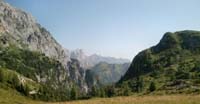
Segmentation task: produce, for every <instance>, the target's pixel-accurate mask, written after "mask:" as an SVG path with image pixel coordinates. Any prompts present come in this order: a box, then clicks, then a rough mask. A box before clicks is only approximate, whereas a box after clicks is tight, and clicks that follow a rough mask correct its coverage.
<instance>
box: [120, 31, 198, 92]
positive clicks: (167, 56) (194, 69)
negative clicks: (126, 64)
mask: <svg viewBox="0 0 200 104" xmlns="http://www.w3.org/2000/svg"><path fill="white" fill-rule="evenodd" d="M199 75H200V31H190V30H185V31H178V32H175V33H171V32H167V33H166V34H165V35H164V36H163V38H162V39H161V41H160V42H159V43H158V44H157V45H156V46H153V47H151V48H149V49H146V50H144V51H142V52H140V53H139V54H138V55H137V56H136V57H135V58H134V60H133V62H132V64H131V66H130V68H129V69H128V71H127V72H126V74H125V75H124V77H123V78H122V79H121V80H120V81H119V83H120V84H119V85H121V86H123V85H127V84H128V85H129V87H130V88H132V91H135V92H148V91H155V90H156V91H158V92H159V91H163V92H165V93H198V92H199V91H200V90H199V89H200V85H199V84H200V76H199Z"/></svg>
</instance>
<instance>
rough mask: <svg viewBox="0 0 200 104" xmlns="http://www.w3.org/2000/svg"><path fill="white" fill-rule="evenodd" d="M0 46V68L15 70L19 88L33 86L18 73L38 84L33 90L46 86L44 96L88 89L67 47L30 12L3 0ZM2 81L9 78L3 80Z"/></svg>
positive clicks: (77, 64)
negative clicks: (75, 89) (28, 84)
mask: <svg viewBox="0 0 200 104" xmlns="http://www.w3.org/2000/svg"><path fill="white" fill-rule="evenodd" d="M0 49H1V50H0V54H1V55H0V60H1V61H0V68H1V69H2V70H5V71H8V70H12V71H14V72H16V73H17V76H18V77H16V79H18V80H19V83H20V86H21V87H19V88H20V89H18V87H17V88H16V89H17V90H18V91H22V90H21V89H23V90H24V89H26V90H27V88H28V89H29V88H31V89H32V88H35V87H27V86H26V85H27V84H24V83H23V82H24V80H21V77H20V76H23V77H25V79H30V80H32V81H33V82H34V83H37V84H39V86H36V89H35V90H34V91H36V94H41V93H43V91H41V90H42V89H43V90H44V89H45V90H47V92H46V93H49V95H45V96H46V97H47V98H45V99H46V100H48V99H51V98H50V96H51V97H55V96H58V95H56V94H60V95H59V96H60V98H58V99H62V97H61V95H62V94H63V93H65V94H66V93H67V92H66V91H67V90H68V91H69V90H70V89H71V88H72V87H74V86H76V88H78V89H80V93H85V92H87V84H86V82H85V74H84V73H85V70H83V68H81V67H80V65H79V64H80V63H79V62H78V60H74V59H71V58H70V56H69V54H66V53H67V50H65V49H64V48H63V47H62V46H61V45H60V44H59V43H58V42H57V41H56V40H55V39H54V38H53V37H52V35H51V34H50V32H48V31H47V30H46V29H45V28H44V27H42V26H41V25H40V24H38V23H37V22H36V20H35V19H34V18H33V17H32V16H31V15H30V14H28V13H26V12H24V11H22V10H20V9H17V8H14V7H12V6H11V5H9V4H7V3H5V2H4V1H3V0H0ZM5 73H7V72H5ZM5 73H4V74H5ZM6 75H7V74H6ZM25 82H26V81H25ZM2 83H4V82H2ZM5 83H10V81H9V80H8V81H6V80H5ZM11 85H12V83H11ZM48 91H49V92H48ZM29 92H32V90H29ZM58 92H62V93H58ZM68 93H69V92H68ZM54 94H55V95H54ZM53 95H54V96H53ZM63 95H64V94H63ZM63 95H62V96H63ZM52 100H53V99H52Z"/></svg>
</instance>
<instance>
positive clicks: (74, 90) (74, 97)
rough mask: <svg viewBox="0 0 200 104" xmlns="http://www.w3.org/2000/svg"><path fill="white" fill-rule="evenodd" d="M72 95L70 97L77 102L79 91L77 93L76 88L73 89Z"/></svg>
mask: <svg viewBox="0 0 200 104" xmlns="http://www.w3.org/2000/svg"><path fill="white" fill-rule="evenodd" d="M70 95H71V96H70V99H71V100H77V99H78V91H77V89H76V87H75V86H73V87H72V89H71V94H70Z"/></svg>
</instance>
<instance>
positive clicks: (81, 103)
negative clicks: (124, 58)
mask: <svg viewBox="0 0 200 104" xmlns="http://www.w3.org/2000/svg"><path fill="white" fill-rule="evenodd" d="M0 104H200V95H146V96H127V97H113V98H93V99H90V100H77V101H68V102H59V103H50V102H48V103H47V102H40V101H33V100H31V99H29V98H27V97H23V96H21V95H20V94H19V93H17V92H15V91H13V90H10V89H8V90H4V89H0Z"/></svg>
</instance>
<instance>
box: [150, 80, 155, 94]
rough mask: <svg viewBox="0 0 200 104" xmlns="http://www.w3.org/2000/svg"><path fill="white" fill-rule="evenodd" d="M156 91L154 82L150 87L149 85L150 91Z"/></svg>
mask: <svg viewBox="0 0 200 104" xmlns="http://www.w3.org/2000/svg"><path fill="white" fill-rule="evenodd" d="M155 90H156V85H155V83H154V82H151V83H150V85H149V91H150V92H153V91H155Z"/></svg>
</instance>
